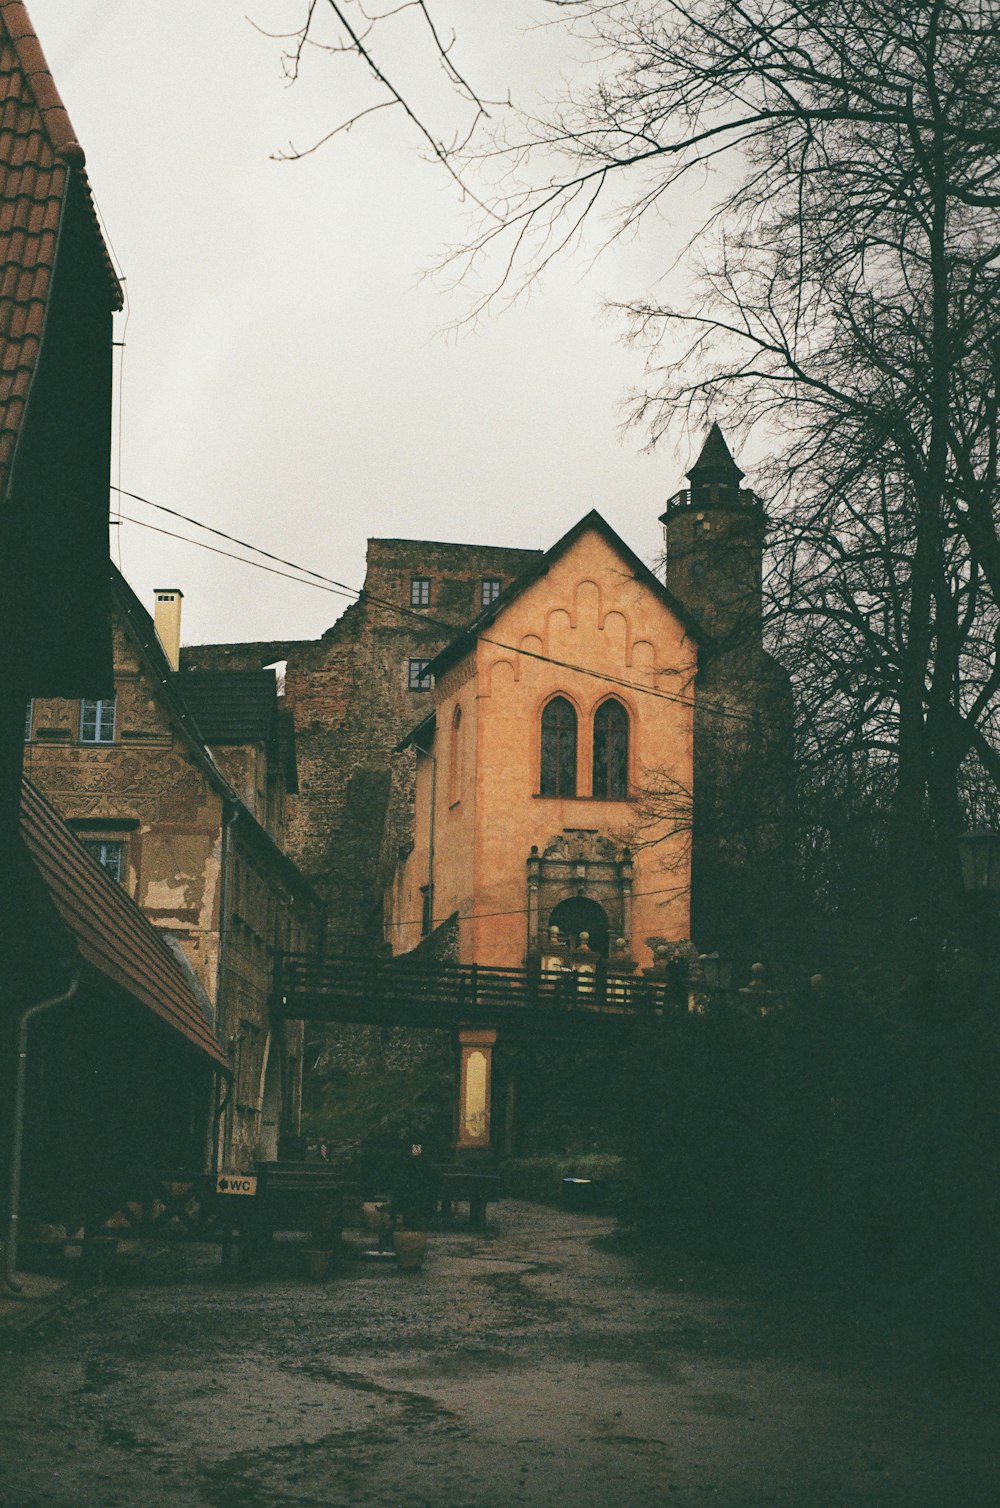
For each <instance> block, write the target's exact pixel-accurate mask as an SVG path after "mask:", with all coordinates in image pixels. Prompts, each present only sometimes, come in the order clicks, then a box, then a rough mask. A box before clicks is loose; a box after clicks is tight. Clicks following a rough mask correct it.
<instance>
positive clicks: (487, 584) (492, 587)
mask: <svg viewBox="0 0 1000 1508" xmlns="http://www.w3.org/2000/svg"><path fill="white" fill-rule="evenodd" d="M499 595H500V578H499V577H498V576H484V577H483V595H482V599H481V601H482V605H483V607H489V605H490V603H491V602H495V601H496V600H497V598H498V597H499Z"/></svg>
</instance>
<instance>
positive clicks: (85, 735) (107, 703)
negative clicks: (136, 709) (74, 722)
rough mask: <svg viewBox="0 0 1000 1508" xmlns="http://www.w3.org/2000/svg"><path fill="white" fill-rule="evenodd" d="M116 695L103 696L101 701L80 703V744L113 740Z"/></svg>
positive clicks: (111, 741)
mask: <svg viewBox="0 0 1000 1508" xmlns="http://www.w3.org/2000/svg"><path fill="white" fill-rule="evenodd" d="M116 701H117V698H116V697H113V696H108V697H104V699H103V700H101V701H96V702H90V701H86V700H84V701H82V702H81V703H80V742H81V743H82V744H112V743H114V741H115V702H116Z"/></svg>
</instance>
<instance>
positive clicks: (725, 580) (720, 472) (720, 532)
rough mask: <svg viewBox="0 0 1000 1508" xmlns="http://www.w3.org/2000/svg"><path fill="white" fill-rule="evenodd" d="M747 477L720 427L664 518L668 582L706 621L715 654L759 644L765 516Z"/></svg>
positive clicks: (711, 432) (713, 431)
mask: <svg viewBox="0 0 1000 1508" xmlns="http://www.w3.org/2000/svg"><path fill="white" fill-rule="evenodd" d="M743 475H744V473H743V472H742V471H741V470H740V468H739V467H738V466H737V464H736V462H735V461H734V460H733V458H732V456H731V455H730V453H729V447H728V445H727V444H726V442H725V440H724V439H723V436H722V431H721V429H720V428H719V426H718V425H717V424H713V425H712V428H711V429H710V430H709V433H708V439H707V440H706V441H705V444H704V446H703V447H702V451H701V454H700V455H699V457H698V459H697V461H695V463H694V465H693V466H692V467H691V470H690V471H689V472H688V474H687V476H688V481H689V482H690V484H691V485H690V487H686V488H685V489H684V490H683V491H682V492H678V493H677V494H676V496H675V497H672V498H671V499H670V501H669V503H668V504H667V508H666V512H665V513H662V514H661V515H660V522H661V523H662V524H663V531H664V536H665V543H666V571H665V578H664V579H665V583H666V585H667V586H668V587H669V589H670V590H671V591H672V592H673V593H674V595H675V596H676V597H678V598H679V599H680V600H681V602H683V603H684V605H685V607H688V608H690V609H691V611H692V612H693V613H694V615H695V616H696V617H697V618H698V620H699V621H700V622H701V623H702V624H704V626H705V628H706V629H707V630H708V632H709V634H710V635H711V636H712V639H713V641H714V643H715V647H716V652H717V653H721V654H724V655H726V656H730V655H734V654H735V653H736V652H737V651H738V650H740V649H742V650H743V651H744V652H747V651H749V652H750V653H751V654H752V652H753V649H754V647H756V648H757V649H758V650H759V648H760V644H761V603H762V597H761V561H762V557H763V549H764V528H765V523H766V519H765V516H764V509H763V507H762V505H761V502H760V499H759V498H758V497H757V496H756V494H755V493H753V492H749V491H747V490H746V489H745V488H743V487H741V486H740V483H741V482H742V480H743Z"/></svg>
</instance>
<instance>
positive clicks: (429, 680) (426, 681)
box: [406, 660, 434, 691]
mask: <svg viewBox="0 0 1000 1508" xmlns="http://www.w3.org/2000/svg"><path fill="white" fill-rule="evenodd" d="M430 663H431V662H430V660H411V661H410V668H409V674H408V679H407V682H406V685H407V689H408V690H409V691H430V689H431V687H432V686H433V685H434V677H433V676H432V675H430V674H429V673H428V670H427V667H428V665H429V664H430Z"/></svg>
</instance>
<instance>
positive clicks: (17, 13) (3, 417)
mask: <svg viewBox="0 0 1000 1508" xmlns="http://www.w3.org/2000/svg"><path fill="white" fill-rule="evenodd" d="M74 173H75V174H76V175H77V176H78V178H79V180H80V183H81V185H82V187H83V189H84V193H85V198H86V200H87V202H88V204H89V207H90V211H91V213H92V214H93V219H94V234H95V235H96V236H97V237H98V240H99V244H100V245H101V246H102V247H103V246H104V241H103V238H102V237H101V232H100V228H99V224H98V220H97V213H96V210H95V209H94V206H93V200H92V198H91V194H90V185H89V184H88V182H87V175H86V173H85V172H84V154H83V148H82V147H81V146H80V143H79V142H78V141H77V139H76V136H75V133H74V131H73V126H72V124H71V122H70V118H69V116H68V115H67V113H66V110H65V108H64V106H63V103H62V100H61V99H60V98H59V92H58V90H57V89H56V86H55V84H54V82H53V79H52V75H51V73H50V72H49V67H48V64H47V63H46V61H45V55H44V53H43V52H42V49H41V47H40V45H39V42H38V38H37V37H36V36H35V33H34V30H33V28H32V25H31V21H30V19H29V16H28V13H27V10H26V9H25V7H24V5H23V4H21V3H20V0H0V494H2V491H3V489H4V487H5V485H6V482H7V477H8V473H9V469H10V464H11V460H12V458H13V454H14V447H15V444H16V441H17V435H18V431H19V429H20V425H21V419H22V416H23V414H24V410H25V406H26V404H27V401H28V393H29V391H30V388H31V383H32V379H33V377H34V374H35V370H36V367H37V365H38V354H39V351H40V349H41V341H42V331H43V328H44V325H45V315H46V309H47V306H48V299H49V294H50V291H51V287H52V276H53V271H54V268H55V261H56V249H57V246H58V242H59V225H60V220H61V216H62V212H63V206H64V202H65V199H66V192H67V185H68V183H69V181H70V176H71V174H74ZM104 255H105V261H106V264H107V270H108V280H109V294H110V302H111V306H112V307H113V308H116V309H120V308H121V304H122V294H121V287H120V284H119V283H118V280H117V278H116V277H115V274H114V271H113V269H112V267H111V263H110V260H108V258H107V251H106V249H105V253H104Z"/></svg>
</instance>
